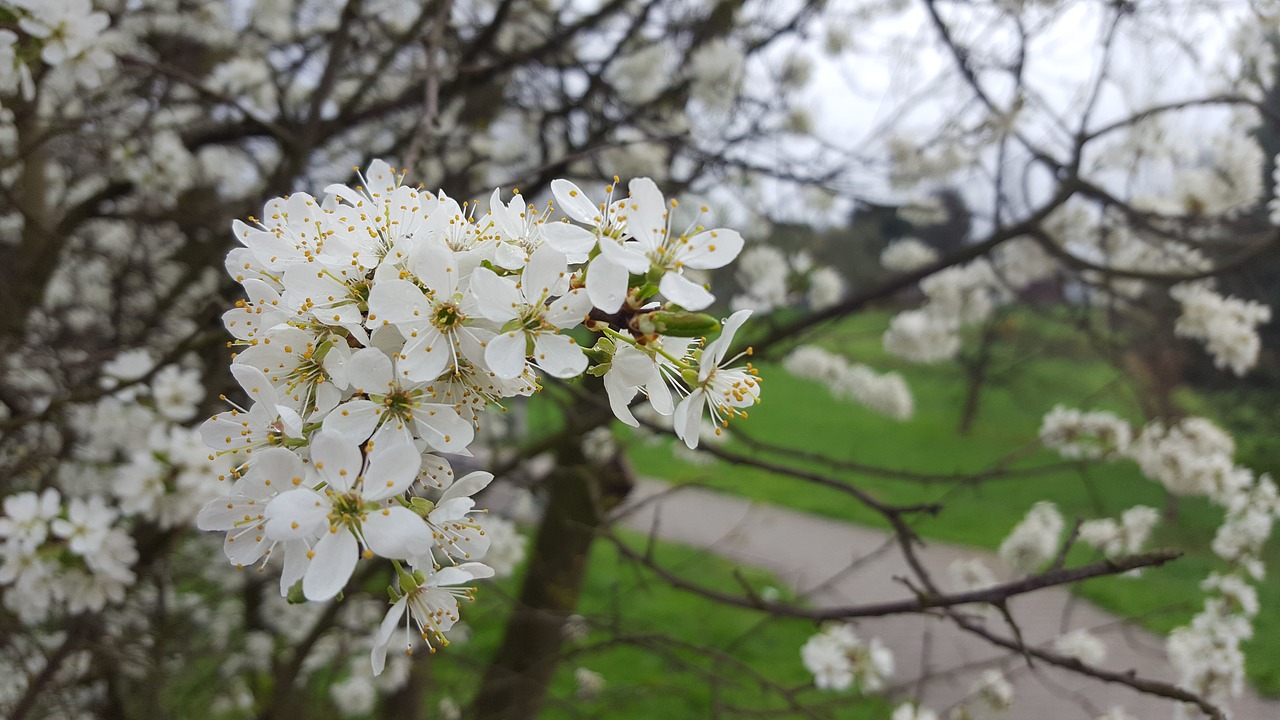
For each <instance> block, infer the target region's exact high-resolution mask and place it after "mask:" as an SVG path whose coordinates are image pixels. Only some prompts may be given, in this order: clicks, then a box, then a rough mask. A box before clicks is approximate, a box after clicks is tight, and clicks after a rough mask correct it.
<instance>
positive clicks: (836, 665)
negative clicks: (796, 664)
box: [800, 623, 893, 693]
mask: <svg viewBox="0 0 1280 720" xmlns="http://www.w3.org/2000/svg"><path fill="white" fill-rule="evenodd" d="M800 658H801V660H802V661H803V662H804V666H805V668H806V669H808V670H809V672H811V673H813V677H814V685H816V686H817V687H818V688H820V689H823V690H847V689H849V688H850V687H853V686H854V685H857V686H858V691H859V692H862V693H873V692H877V691H879V690H881V689H883V688H884V686H885V680H887V679H888V678H889V677H891V676H892V675H893V653H892V652H890V651H889V648H887V647H885V646H884V643H882V642H880V638H871V640H869V641H864V640H863V639H862V638H860V637H858V635H857V634H856V633H855V632H854V631H853V626H852V625H849V624H848V623H828V624H826V625H823V627H822V629H821V631H819V632H818V633H817V634H816V635H814V636H813V637H811V638H809V640H808V641H807V642H806V643H805V644H804V647H802V648H800Z"/></svg>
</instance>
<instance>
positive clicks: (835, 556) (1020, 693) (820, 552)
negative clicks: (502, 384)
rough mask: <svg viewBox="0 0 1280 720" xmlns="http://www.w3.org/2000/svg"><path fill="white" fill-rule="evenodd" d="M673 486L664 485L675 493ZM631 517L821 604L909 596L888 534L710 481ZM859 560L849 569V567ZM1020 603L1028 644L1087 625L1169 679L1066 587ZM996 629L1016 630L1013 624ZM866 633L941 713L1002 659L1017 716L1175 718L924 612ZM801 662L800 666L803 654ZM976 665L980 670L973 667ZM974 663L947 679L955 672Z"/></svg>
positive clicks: (1246, 706) (1114, 655) (1156, 642)
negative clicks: (735, 492)
mask: <svg viewBox="0 0 1280 720" xmlns="http://www.w3.org/2000/svg"><path fill="white" fill-rule="evenodd" d="M668 490H670V492H664V491H668ZM622 511H623V512H624V513H625V516H624V517H623V524H624V525H626V526H628V527H631V528H633V529H635V530H639V531H641V532H645V533H648V532H650V531H653V530H654V529H655V528H656V533H657V535H658V536H659V537H661V538H663V539H666V540H672V541H675V542H680V543H684V544H686V545H690V546H694V547H700V548H706V549H707V550H710V551H712V552H714V553H716V554H717V555H720V556H722V557H725V558H727V559H730V560H733V561H735V562H738V563H742V564H745V565H751V566H755V567H759V568H763V569H766V570H769V571H771V572H772V573H774V574H775V575H777V576H778V578H779V579H781V580H783V581H785V582H787V583H788V584H789V585H790V586H791V587H792V588H794V589H795V590H796V591H797V592H799V593H802V594H806V595H808V597H809V599H810V601H811V602H813V603H814V604H815V605H817V606H819V607H831V606H842V605H850V604H855V603H866V602H872V601H878V600H898V599H902V598H903V597H904V596H905V594H906V593H905V591H904V589H903V587H902V585H901V584H899V583H897V582H894V581H893V580H892V578H893V577H895V576H899V577H909V576H910V572H909V570H908V568H907V566H906V563H905V562H904V561H903V560H902V557H901V554H900V553H898V552H897V550H896V549H895V548H888V549H887V550H885V546H886V541H887V540H888V539H889V536H888V535H887V534H886V533H884V532H881V531H878V530H873V529H870V528H865V527H861V526H857V525H850V524H847V523H842V522H839V521H836V520H832V519H828V518H823V517H818V516H814V515H808V514H805V513H800V512H796V511H792V510H787V509H783V508H779V507H776V506H772V505H762V504H756V503H753V502H751V501H750V500H746V499H743V498H739V497H736V496H732V495H726V494H722V493H716V492H712V491H709V490H704V489H700V488H692V487H685V488H679V489H675V490H671V488H670V487H669V486H667V485H664V484H662V483H658V482H652V481H645V482H643V483H641V484H640V485H639V486H638V487H637V488H636V490H635V492H634V494H633V495H632V497H631V498H630V499H629V500H628V505H627V506H624V508H623V509H622ZM975 556H978V557H982V558H983V559H984V560H986V561H987V563H988V565H989V566H990V567H992V568H993V569H994V568H998V567H999V563H998V561H997V560H996V559H995V557H994V556H993V555H991V554H990V553H986V552H983V551H978V550H974V549H971V548H961V547H957V546H951V545H944V544H941V543H934V542H931V543H929V545H928V546H927V547H926V548H924V549H923V550H922V552H921V557H922V559H923V560H924V564H925V566H926V567H927V568H928V569H929V570H930V572H932V573H934V576H935V577H936V578H938V579H939V580H940V582H945V579H946V578H947V577H948V576H947V566H948V565H950V563H951V562H952V561H953V560H955V559H957V558H961V557H975ZM854 563H857V565H856V566H855V567H853V568H851V565H853V564H854ZM1010 610H1011V612H1012V614H1013V616H1014V618H1015V619H1016V620H1017V621H1018V623H1019V625H1020V626H1021V628H1022V633H1023V637H1024V638H1025V639H1026V641H1027V642H1028V643H1031V644H1033V645H1034V644H1041V643H1046V642H1048V641H1050V640H1051V639H1052V638H1054V637H1057V635H1058V634H1059V628H1061V627H1066V628H1068V629H1074V628H1081V627H1083V628H1088V629H1090V630H1091V631H1092V632H1094V634H1095V635H1097V636H1099V637H1100V638H1102V639H1103V640H1104V641H1105V642H1106V644H1107V658H1106V661H1105V662H1104V663H1102V664H1103V666H1105V667H1107V668H1111V669H1116V670H1125V669H1129V668H1136V669H1137V670H1138V672H1139V673H1140V674H1141V675H1142V676H1144V677H1149V678H1153V679H1162V680H1170V679H1172V671H1171V669H1170V668H1169V665H1168V663H1167V662H1166V661H1165V658H1164V652H1163V642H1162V640H1161V639H1160V638H1159V637H1157V636H1155V635H1153V634H1151V633H1148V632H1146V631H1143V630H1140V629H1137V628H1135V627H1133V626H1131V625H1129V624H1127V623H1125V622H1123V621H1121V620H1120V619H1119V618H1117V617H1116V616H1114V615H1111V614H1109V613H1106V612H1103V611H1102V610H1100V609H1098V608H1096V607H1094V606H1093V605H1091V604H1089V603H1087V602H1084V601H1082V600H1080V599H1078V598H1074V597H1073V596H1072V595H1071V594H1070V593H1069V592H1067V591H1066V590H1063V589H1058V588H1054V589H1047V590H1042V591H1039V592H1035V593H1031V594H1028V595H1022V596H1019V597H1017V598H1015V599H1013V600H1011V601H1010ZM992 622H993V623H995V626H994V628H995V629H997V630H999V631H1000V633H1001V634H1002V635H1003V634H1007V628H1006V627H1005V626H1004V623H1003V621H1001V620H998V619H997V620H993V621H992ZM859 633H860V634H862V635H864V636H867V637H869V636H878V637H880V638H881V640H883V641H884V642H885V644H886V645H888V646H889V647H890V648H891V649H892V650H893V652H894V656H895V660H896V663H897V675H896V676H895V681H896V682H902V681H909V680H911V679H914V678H917V677H919V676H920V675H921V674H922V669H923V672H924V673H928V674H929V675H930V681H929V682H928V683H926V688H927V689H926V690H925V694H924V696H923V697H922V698H921V699H922V700H923V701H924V703H925V704H926V705H928V706H929V707H931V708H933V709H934V710H938V711H941V710H943V709H945V708H948V707H950V706H951V705H952V704H953V703H955V702H957V701H958V700H960V699H961V698H963V697H964V696H965V695H966V694H967V693H968V692H969V688H970V686H971V685H972V683H973V681H974V679H975V678H976V677H977V676H978V674H980V672H981V670H982V669H984V668H985V667H991V666H992V664H998V665H999V666H1001V667H1003V668H1005V669H1006V670H1007V671H1008V672H1007V674H1006V676H1007V677H1008V678H1009V679H1010V681H1011V682H1013V684H1014V687H1015V690H1016V699H1015V703H1014V706H1013V708H1012V710H1011V711H1010V712H1009V713H1007V714H1006V717H1007V718H1010V719H1020V718H1033V719H1034V720H1076V719H1077V718H1079V719H1081V720H1091V719H1092V718H1095V717H1097V716H1098V715H1100V714H1102V713H1103V712H1105V711H1107V710H1109V709H1110V708H1111V707H1113V706H1115V705H1122V706H1124V708H1125V709H1126V710H1127V711H1128V712H1129V714H1130V715H1132V716H1134V717H1135V718H1138V719H1139V720H1163V719H1164V718H1169V717H1171V714H1172V709H1173V704H1172V703H1170V702H1169V701H1167V700H1163V699H1160V698H1153V697H1149V696H1143V695H1139V694H1137V693H1136V692H1134V691H1133V690H1131V689H1128V688H1125V687H1122V686H1118V685H1107V684H1104V683H1101V682H1099V681H1096V680H1093V679H1091V678H1084V677H1081V676H1079V675H1075V674H1073V673H1070V672H1067V671H1064V670H1060V669H1057V668H1050V667H1046V666H1045V665H1044V664H1043V663H1037V664H1036V666H1035V668H1034V669H1028V667H1027V664H1026V662H1025V661H1024V660H1022V659H1021V658H1020V657H1011V656H1010V654H1009V653H1008V652H1007V651H1003V650H1000V649H999V648H994V647H993V646H991V645H989V644H987V643H986V642H984V641H982V640H981V639H978V638H975V637H973V636H972V635H969V634H967V633H964V632H962V631H960V630H958V629H956V628H955V627H954V626H953V625H951V624H950V623H948V622H945V621H943V620H938V619H933V618H929V617H927V616H923V615H911V616H905V617H894V618H872V619H865V620H861V621H859ZM796 662H797V663H799V662H800V658H799V655H798V654H797V656H796ZM975 664H978V667H974V665H975ZM958 667H964V668H965V669H963V670H961V671H959V672H957V673H954V674H948V673H947V671H950V670H952V669H954V668H958ZM1231 708H1232V710H1233V717H1234V718H1235V720H1276V719H1280V701H1265V700H1262V699H1260V698H1258V697H1257V696H1256V695H1255V694H1253V693H1251V692H1249V693H1246V695H1245V697H1242V698H1239V699H1238V700H1236V701H1235V703H1233V705H1232V706H1231Z"/></svg>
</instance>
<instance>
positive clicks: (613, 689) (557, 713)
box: [419, 536, 888, 720]
mask: <svg viewBox="0 0 1280 720" xmlns="http://www.w3.org/2000/svg"><path fill="white" fill-rule="evenodd" d="M626 537H628V542H632V543H634V544H635V546H636V547H642V545H641V542H642V538H639V537H637V536H626ZM654 558H655V559H656V560H657V561H658V562H660V563H661V564H662V565H663V566H664V567H670V568H677V569H678V570H679V572H681V573H682V574H685V575H687V576H688V577H693V578H697V579H698V581H699V582H701V583H704V584H706V585H708V586H710V587H715V588H718V589H721V590H725V591H733V590H740V589H741V582H744V581H745V582H746V583H748V584H750V585H751V586H752V587H753V588H755V589H756V590H757V591H758V590H761V589H763V588H766V587H778V589H779V590H780V591H781V592H783V593H784V594H783V597H787V595H786V594H785V592H786V591H785V590H784V589H782V588H781V587H779V586H777V583H776V581H775V580H774V579H773V578H772V577H771V576H770V575H768V574H767V573H764V572H761V571H757V570H752V569H742V570H740V571H739V572H738V574H737V575H735V570H734V566H732V565H731V564H729V563H726V562H724V561H722V560H719V559H718V558H715V557H713V556H709V555H707V554H706V553H702V552H698V551H695V550H691V549H688V548H684V547H681V546H677V545H668V544H661V543H659V544H658V545H657V546H656V547H655V549H654ZM518 588H519V578H518V577H515V578H509V579H506V580H504V581H502V582H499V583H487V584H485V585H484V586H483V588H482V590H481V594H480V597H479V599H478V601H477V603H476V606H474V607H470V608H467V612H466V616H467V617H470V618H473V619H475V621H474V624H473V628H474V634H473V636H472V638H471V639H470V641H469V642H467V643H466V644H465V645H461V646H458V645H453V646H450V647H449V649H448V650H447V653H446V654H447V656H448V662H444V661H443V660H444V659H445V656H444V655H441V656H440V657H441V659H442V661H441V662H437V663H434V666H433V667H432V669H431V672H432V683H431V687H432V701H431V702H432V707H433V708H434V706H435V704H436V703H438V702H439V699H440V698H441V697H443V696H444V695H450V696H451V697H453V698H455V699H457V700H458V701H459V702H465V700H466V699H467V698H468V697H469V695H470V694H471V692H473V689H474V686H475V684H476V682H477V681H478V679H479V675H480V672H482V670H483V666H484V662H485V661H486V660H487V659H488V658H489V657H491V656H492V654H493V652H494V650H495V649H496V647H497V645H498V643H499V642H500V641H501V633H502V629H503V624H504V622H503V618H504V613H505V612H506V611H507V609H508V608H509V607H510V598H509V595H511V594H513V593H515V592H517V591H518ZM579 612H580V613H581V614H582V615H583V616H584V617H586V618H587V619H588V620H589V621H590V622H591V624H592V627H593V629H592V630H591V631H590V633H589V634H588V636H587V637H586V639H585V640H583V641H581V642H578V643H576V644H567V645H566V656H565V659H564V661H563V662H562V663H561V664H560V667H559V670H558V674H557V676H556V680H555V682H554V683H553V685H552V687H551V689H550V699H549V701H548V703H547V705H546V708H545V709H544V710H543V712H542V714H541V715H540V717H541V718H544V720H561V719H563V720H570V719H576V718H597V717H598V718H609V719H610V720H613V719H614V718H618V719H620V720H631V719H634V720H651V719H652V718H663V717H668V718H694V717H711V716H712V715H713V713H712V707H713V703H714V702H719V703H722V704H726V705H729V706H734V707H747V708H753V709H756V710H770V711H776V714H775V713H774V712H771V713H770V715H769V716H770V717H778V718H791V717H797V718H798V717H807V716H806V715H801V714H798V713H788V712H786V708H787V707H788V706H787V703H786V701H785V700H784V699H783V697H782V696H781V694H779V693H777V692H773V691H771V690H766V689H764V683H769V684H770V685H771V686H777V687H779V688H784V689H786V691H787V692H794V693H797V695H796V697H797V698H798V699H800V700H802V701H803V702H805V703H806V704H809V703H818V707H820V708H825V710H826V711H827V712H829V713H830V714H829V717H832V718H840V719H841V720H870V719H871V718H883V717H887V716H888V710H887V709H886V706H885V705H884V704H883V702H882V701H881V700H878V699H874V698H865V699H864V698H859V697H858V696H856V695H855V694H853V693H823V692H820V691H818V690H815V689H813V687H812V682H813V678H812V676H811V675H809V674H808V672H807V671H806V670H805V669H804V667H803V666H802V665H801V664H800V646H801V645H803V644H804V642H805V640H807V639H808V638H809V636H810V635H812V634H813V633H814V627H813V625H812V624H811V623H807V622H804V621H800V620H794V619H785V620H780V619H770V618H763V619H762V617H761V615H760V614H759V613H755V612H751V611H746V610H738V609H733V608H725V607H724V606H722V605H718V604H714V603H711V602H709V601H706V600H703V599H701V598H699V597H697V596H695V595H690V594H688V593H685V592H682V591H679V590H675V589H672V588H671V587H669V586H667V585H666V584H664V583H663V582H662V581H660V580H658V579H656V578H655V577H654V576H653V575H652V574H651V573H650V572H648V571H647V570H645V569H643V568H641V567H639V566H637V565H635V564H634V563H630V562H629V561H627V560H626V558H624V557H622V556H621V555H620V553H619V552H618V551H617V549H616V548H614V546H613V545H612V544H610V543H609V542H607V541H599V542H597V543H595V545H594V547H593V550H592V553H591V558H590V567H589V569H588V572H587V584H586V587H585V588H584V589H583V593H582V601H581V604H580V606H579ZM615 623H621V624H615ZM664 638H667V639H670V640H674V641H675V644H673V643H671V642H670V641H669V640H667V639H664ZM698 647H703V648H711V649H713V651H712V652H710V653H707V652H701V651H698V650H695V649H694V648H698ZM419 660H422V658H419ZM579 667H585V668H588V669H590V670H592V671H594V672H597V673H600V674H601V675H602V676H604V678H605V683H606V685H605V688H604V691H603V692H602V693H601V694H600V695H599V696H598V697H597V698H595V699H592V700H581V699H577V698H576V697H575V689H576V682H575V680H574V672H575V670H576V669H577V668H579ZM711 678H719V680H718V681H716V682H713V681H712V679H711ZM818 715H819V716H823V715H824V713H823V712H819V713H818Z"/></svg>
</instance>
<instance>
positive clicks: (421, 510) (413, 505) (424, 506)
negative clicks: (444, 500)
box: [409, 497, 436, 517]
mask: <svg viewBox="0 0 1280 720" xmlns="http://www.w3.org/2000/svg"><path fill="white" fill-rule="evenodd" d="M409 509H410V510H412V511H414V512H415V513H417V514H418V515H420V516H421V517H426V516H427V515H428V514H429V513H430V512H431V511H432V510H435V509H436V504H435V503H433V502H431V501H430V500H428V499H426V498H424V497H415V498H412V499H410V500H409Z"/></svg>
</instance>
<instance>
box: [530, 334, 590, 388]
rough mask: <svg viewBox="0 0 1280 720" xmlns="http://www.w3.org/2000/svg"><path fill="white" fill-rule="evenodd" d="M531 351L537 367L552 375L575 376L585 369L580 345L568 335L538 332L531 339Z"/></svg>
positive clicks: (584, 358) (559, 376)
mask: <svg viewBox="0 0 1280 720" xmlns="http://www.w3.org/2000/svg"><path fill="white" fill-rule="evenodd" d="M533 353H534V360H535V362H536V363H537V365H538V367H540V368H542V369H543V370H544V371H545V372H546V373H547V374H548V375H552V376H554V377H558V378H571V377H577V376H578V375H581V374H582V371H583V370H586V369H587V356H586V355H585V354H584V353H583V352H582V347H581V346H579V345H578V343H576V342H574V340H573V338H571V337H569V336H568V335H554V334H551V333H545V332H543V333H538V335H537V337H535V338H534V339H533Z"/></svg>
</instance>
